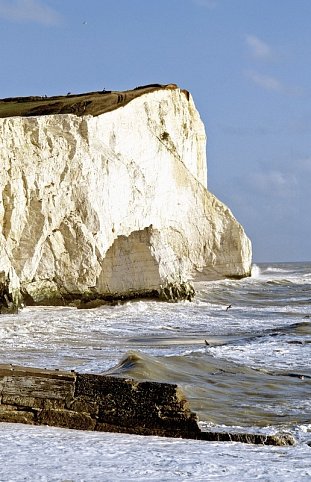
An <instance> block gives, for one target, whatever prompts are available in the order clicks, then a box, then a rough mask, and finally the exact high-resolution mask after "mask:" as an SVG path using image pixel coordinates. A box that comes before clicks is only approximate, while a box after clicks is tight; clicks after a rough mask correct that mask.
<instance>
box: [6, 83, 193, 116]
mask: <svg viewBox="0 0 311 482" xmlns="http://www.w3.org/2000/svg"><path fill="white" fill-rule="evenodd" d="M176 88H177V85H176V84H167V85H161V84H149V85H144V86H139V87H136V88H135V89H132V90H126V91H111V90H105V89H104V90H102V91H98V92H87V93H84V94H71V93H70V92H68V94H67V95H60V96H53V97H47V96H43V97H39V96H31V97H8V98H6V99H0V118H1V117H17V116H23V117H29V116H40V115H51V114H75V115H78V116H82V115H93V116H97V115H100V114H103V113H105V112H110V111H112V110H114V109H118V108H119V107H123V106H124V105H126V104H128V103H129V102H130V101H131V100H133V99H135V98H136V97H139V96H141V95H143V94H147V93H150V92H154V91H156V90H161V89H176ZM183 92H185V94H186V95H187V97H188V92H187V91H183Z"/></svg>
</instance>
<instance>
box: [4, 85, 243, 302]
mask: <svg viewBox="0 0 311 482" xmlns="http://www.w3.org/2000/svg"><path fill="white" fill-rule="evenodd" d="M109 96H110V97H109ZM100 98H101V99H103V100H102V101H100V100H98V99H99V94H98V93H97V94H96V95H95V94H93V95H92V94H88V95H85V96H84V97H83V96H76V97H75V96H70V97H63V98H58V100H55V98H53V99H41V100H40V98H39V100H38V98H31V99H27V98H26V99H25V98H21V99H17V100H16V102H15V103H14V99H5V100H4V101H2V102H0V104H1V105H0V116H1V115H2V116H3V118H1V119H0V304H1V300H2V306H4V308H6V307H7V306H6V305H9V304H10V303H15V304H16V303H18V302H19V300H20V296H21V295H22V297H23V299H24V302H25V303H27V304H31V303H36V304H63V303H67V302H69V301H71V300H73V299H81V298H83V299H84V300H92V299H94V298H102V299H108V300H110V299H114V298H118V299H120V298H121V299H122V298H128V297H136V296H139V297H141V296H156V297H163V298H164V299H167V298H169V299H181V298H188V299H190V298H191V296H192V295H193V288H192V285H191V283H192V282H193V281H195V280H202V279H215V278H222V277H236V278H240V277H243V276H247V275H249V274H250V266H251V246H250V241H249V240H248V238H247V237H246V235H245V233H244V230H243V228H242V227H241V226H240V224H239V223H238V222H237V221H236V220H235V218H234V217H233V215H232V213H231V212H230V210H229V209H228V208H227V207H226V206H225V205H224V204H222V203H221V202H220V201H218V200H217V199H216V198H215V197H214V196H213V195H212V194H211V193H209V192H208V190H207V186H206V182H207V172H206V156H205V143H206V137H205V130H204V126H203V124H202V122H201V120H200V117H199V114H198V112H197V110H196V108H195V106H194V103H193V100H192V98H191V96H190V95H189V94H188V93H187V92H185V91H182V90H180V89H179V88H177V87H176V86H152V87H150V88H145V89H136V90H134V91H128V92H125V93H115V92H113V93H106V92H105V93H103V94H102V96H101V97H100ZM109 99H110V101H109ZM100 102H102V104H101V103H100ZM10 104H12V106H11V109H10ZM27 105H28V108H27ZM81 106H82V107H81ZM83 106H84V107H83ZM10 112H11V116H10ZM54 112H56V113H54ZM64 112H65V113H64ZM66 112H73V113H66ZM35 114H37V115H35ZM2 292H3V295H1V293H2ZM4 295H5V296H4ZM1 296H2V298H1ZM3 300H4V301H3Z"/></svg>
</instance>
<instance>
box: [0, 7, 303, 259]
mask: <svg viewBox="0 0 311 482" xmlns="http://www.w3.org/2000/svg"><path fill="white" fill-rule="evenodd" d="M310 25H311V0H0V45H1V47H0V52H1V64H0V65H1V75H0V98H5V97H15V96H27V95H48V96H49V95H62V94H67V92H71V93H75V92H76V93H81V92H88V91H94V90H103V89H106V90H127V89H131V88H134V87H136V86H138V85H143V84H149V83H160V84H168V83H175V84H177V85H178V86H179V87H181V88H183V89H187V90H189V91H190V92H191V94H192V96H193V98H194V102H195V104H196V106H197V109H198V110H199V112H200V115H201V118H202V120H203V122H204V124H205V128H206V132H207V136H208V144H207V157H208V188H209V190H210V191H211V192H213V194H215V195H216V196H217V197H218V198H219V199H220V200H221V201H223V202H224V203H225V204H227V205H228V206H229V208H230V209H231V210H232V212H233V214H234V216H235V217H236V218H237V219H238V221H239V222H240V223H241V224H242V225H243V227H244V229H245V231H246V233H247V235H248V236H249V237H250V239H251V241H252V244H253V259H254V262H280V261H284V262H286V261H310V260H311V253H310V251H311V241H310V240H311V216H310V211H311V202H310V186H311V135H310V134H311V83H310V80H311V62H310V60H311V28H310Z"/></svg>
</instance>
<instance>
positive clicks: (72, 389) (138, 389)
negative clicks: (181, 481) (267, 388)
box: [0, 365, 295, 445]
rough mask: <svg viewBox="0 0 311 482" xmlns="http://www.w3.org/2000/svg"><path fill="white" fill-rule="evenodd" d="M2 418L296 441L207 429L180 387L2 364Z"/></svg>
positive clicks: (282, 442)
mask: <svg viewBox="0 0 311 482" xmlns="http://www.w3.org/2000/svg"><path fill="white" fill-rule="evenodd" d="M0 422H16V423H25V424H32V425H49V426H57V427H64V428H69V429H77V430H96V431H104V432H120V433H131V434H137V435H158V436H164V437H180V438H189V439H197V440H209V441H215V440H216V441H238V442H245V443H259V444H269V445H293V444H294V443H295V441H294V439H293V438H292V437H291V436H290V435H286V434H277V435H270V436H266V435H261V434H246V433H229V432H205V431H201V429H200V427H199V425H198V421H197V417H196V415H195V413H193V412H192V411H191V409H190V407H189V403H188V402H187V400H186V399H185V397H184V395H183V393H182V391H181V389H180V388H179V387H178V386H177V385H173V384H168V383H158V382H149V381H144V382H138V381H136V380H133V379H124V378H118V377H113V376H106V375H94V374H80V373H76V372H75V371H59V370H47V369H39V368H29V367H20V366H13V365H0Z"/></svg>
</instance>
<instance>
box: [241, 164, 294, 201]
mask: <svg viewBox="0 0 311 482" xmlns="http://www.w3.org/2000/svg"><path fill="white" fill-rule="evenodd" d="M249 180H250V184H251V185H252V187H253V189H254V190H256V191H257V192H261V193H262V194H265V195H269V196H271V197H287V196H288V197H289V196H291V194H293V192H295V191H296V188H297V185H298V179H297V176H296V174H294V173H291V172H286V171H284V172H281V171H279V170H270V171H266V172H256V173H253V174H251V175H250V179H249Z"/></svg>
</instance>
